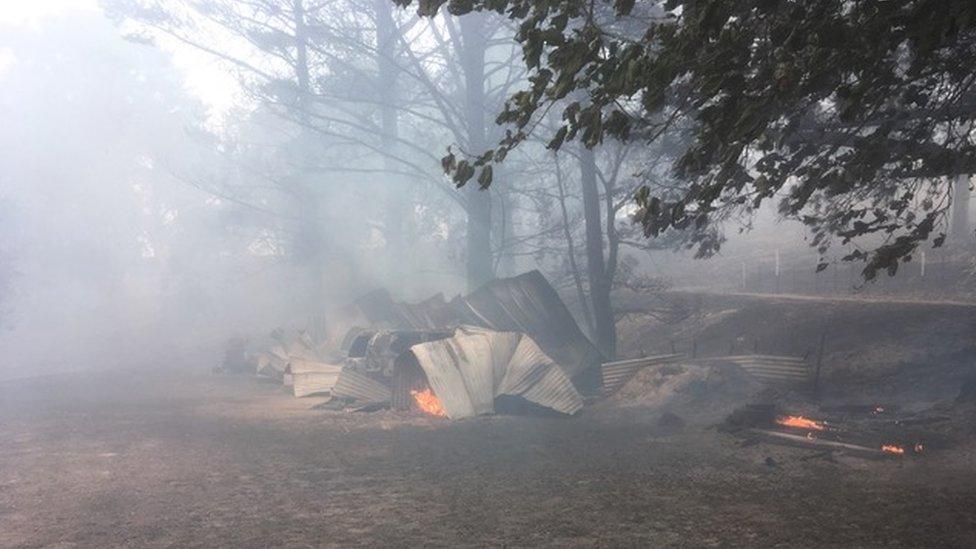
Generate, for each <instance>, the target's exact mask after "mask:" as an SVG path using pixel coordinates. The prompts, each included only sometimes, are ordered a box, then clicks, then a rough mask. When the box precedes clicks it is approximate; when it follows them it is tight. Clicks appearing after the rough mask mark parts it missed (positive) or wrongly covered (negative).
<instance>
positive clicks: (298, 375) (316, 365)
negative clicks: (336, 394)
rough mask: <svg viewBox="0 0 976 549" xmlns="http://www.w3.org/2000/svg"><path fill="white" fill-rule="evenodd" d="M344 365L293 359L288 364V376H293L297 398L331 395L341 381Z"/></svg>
mask: <svg viewBox="0 0 976 549" xmlns="http://www.w3.org/2000/svg"><path fill="white" fill-rule="evenodd" d="M340 371H342V365H340V364H329V363H327V362H318V361H314V360H305V359H301V358H293V359H291V361H289V362H288V368H287V369H286V376H288V375H290V376H291V383H290V384H291V386H292V391H293V392H294V394H295V396H296V397H303V396H309V395H320V394H325V393H330V392H331V391H332V388H333V387H334V386H335V384H336V381H337V380H338V379H339V372H340Z"/></svg>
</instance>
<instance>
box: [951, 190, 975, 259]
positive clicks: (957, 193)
mask: <svg viewBox="0 0 976 549" xmlns="http://www.w3.org/2000/svg"><path fill="white" fill-rule="evenodd" d="M969 195H970V189H969V175H968V174H966V175H958V176H956V181H955V183H954V184H953V186H952V227H951V228H950V231H949V234H950V236H951V237H952V240H954V241H955V242H956V243H958V244H959V245H962V246H968V245H971V244H973V233H972V231H971V229H970V225H969Z"/></svg>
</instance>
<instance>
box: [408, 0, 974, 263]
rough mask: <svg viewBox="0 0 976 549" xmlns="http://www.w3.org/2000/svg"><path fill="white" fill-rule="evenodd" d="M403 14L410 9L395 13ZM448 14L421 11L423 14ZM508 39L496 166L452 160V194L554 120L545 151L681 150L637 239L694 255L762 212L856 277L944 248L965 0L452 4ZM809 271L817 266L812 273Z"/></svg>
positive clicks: (957, 158)
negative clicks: (509, 90)
mask: <svg viewBox="0 0 976 549" xmlns="http://www.w3.org/2000/svg"><path fill="white" fill-rule="evenodd" d="M396 1H397V2H398V3H400V4H401V5H409V4H410V3H411V0H396ZM443 4H444V2H443V0H420V3H419V11H420V12H421V13H422V14H428V15H429V14H433V13H435V12H436V11H437V10H438V9H439V8H440V7H441V5H443ZM447 9H448V10H449V11H450V12H451V13H453V14H465V13H468V12H471V11H495V12H498V13H502V14H505V15H506V16H507V17H509V18H510V19H512V20H514V21H516V22H517V23H518V24H519V30H518V34H517V40H518V41H519V42H520V44H521V47H522V54H523V60H524V62H525V64H526V65H527V67H528V68H529V71H530V72H529V78H528V83H529V85H528V86H527V88H526V89H524V90H522V91H519V92H517V93H515V94H513V95H512V96H511V97H510V99H509V101H508V102H507V104H506V107H505V109H504V110H503V112H501V113H500V114H499V116H498V118H497V122H498V123H500V124H506V125H508V126H509V131H508V132H507V134H506V137H505V138H504V139H502V140H501V141H500V142H499V143H498V145H497V146H496V147H495V148H493V149H492V150H488V151H486V152H482V151H465V152H466V153H467V155H466V156H463V157H461V158H458V157H457V156H455V154H454V153H453V152H451V151H449V152H448V155H447V156H445V158H444V159H443V167H444V169H445V170H446V171H447V172H448V173H450V174H451V175H452V176H453V180H454V181H455V183H456V184H457V185H459V186H463V185H465V184H466V183H468V182H469V181H470V180H471V179H472V178H474V179H476V180H477V181H478V183H479V184H480V185H481V186H482V187H487V186H489V185H490V184H491V180H492V165H493V164H495V163H497V162H499V161H502V160H503V159H504V158H505V156H506V155H507V154H508V152H509V151H511V150H512V149H513V148H514V147H516V146H518V145H519V144H520V143H522V142H523V141H525V140H526V139H527V138H528V136H529V135H530V134H532V132H533V131H534V130H535V129H536V125H537V123H538V121H539V120H540V119H541V118H542V117H543V114H544V113H545V112H547V111H549V110H551V109H552V108H553V107H555V108H556V109H558V110H561V114H562V116H561V122H560V123H559V124H558V125H557V126H556V128H555V129H554V130H553V131H552V135H549V136H547V137H546V139H547V140H549V147H550V148H551V149H559V148H560V146H562V145H563V143H564V142H565V141H568V140H578V141H580V142H581V143H582V144H583V145H585V146H586V147H590V148H592V147H596V146H598V145H599V144H600V143H601V142H602V141H603V140H604V139H605V138H608V137H609V138H615V139H619V140H623V141H636V142H652V141H656V140H659V139H660V138H661V137H662V136H673V135H682V136H683V138H682V139H680V140H678V141H677V142H678V143H680V145H678V146H679V147H680V150H678V151H676V159H675V161H674V163H673V166H672V169H673V175H674V177H675V180H676V181H678V182H679V184H678V185H666V186H665V185H655V184H654V183H655V182H654V181H650V180H646V181H645V184H644V185H643V186H642V187H640V188H639V190H638V191H637V193H636V196H635V199H636V202H637V206H638V209H637V212H636V214H635V218H636V220H637V221H638V222H639V223H640V224H641V225H642V227H643V230H644V233H645V235H647V236H649V237H656V236H658V235H660V234H662V233H664V232H666V231H672V230H680V231H682V232H684V233H685V235H686V240H685V242H686V243H687V245H688V246H689V247H693V248H695V249H696V250H697V253H698V255H700V256H708V255H711V254H713V253H715V252H716V251H717V250H718V249H719V246H720V245H721V242H722V240H723V238H722V236H721V230H720V229H719V224H718V223H717V222H718V221H721V220H722V219H727V218H729V217H733V216H741V215H749V214H750V213H752V212H753V211H755V210H756V209H757V208H758V207H760V205H762V204H763V203H765V202H767V201H770V200H774V201H777V202H778V206H779V211H780V213H782V214H783V215H785V216H787V217H794V218H797V219H799V220H801V221H802V222H803V223H805V224H807V225H808V226H809V227H810V228H811V231H812V233H813V238H812V243H813V244H814V245H815V246H816V247H817V249H818V250H819V251H820V253H821V254H822V255H823V254H826V252H827V250H828V249H829V247H830V245H831V243H832V242H836V241H838V240H839V241H841V243H842V244H845V245H848V247H849V250H848V251H849V253H848V254H847V255H846V256H845V257H844V259H847V260H862V261H865V267H864V270H863V274H864V276H865V277H866V278H868V279H871V278H874V277H875V276H876V275H877V273H878V272H879V271H882V270H887V271H888V272H889V273H892V274H893V273H894V272H895V271H897V268H898V265H899V263H900V262H904V261H910V260H911V257H912V254H913V253H914V252H915V251H916V250H917V249H918V247H919V246H920V245H921V244H922V243H923V242H925V241H927V240H930V241H931V242H932V243H933V245H934V246H940V245H942V243H943V241H944V239H945V232H944V227H945V225H946V217H947V212H948V210H949V206H950V202H951V197H952V193H951V189H952V185H953V184H954V183H953V177H954V176H956V175H958V174H972V173H974V172H976V146H974V139H973V138H974V135H973V131H974V128H973V124H972V121H973V118H974V116H976V96H974V94H973V83H974V80H976V6H974V4H973V3H972V2H971V1H970V0H944V1H933V0H904V1H899V2H879V1H875V0H871V1H868V0H864V1H858V0H804V1H774V0H752V1H741V2H728V1H725V0H686V1H682V0H667V1H662V2H640V3H637V2H634V0H614V1H613V2H609V1H608V0H603V1H598V0H563V1H547V0H452V1H450V2H449V3H448V6H447ZM825 266H826V263H823V262H821V264H820V266H819V267H818V268H824V267H825Z"/></svg>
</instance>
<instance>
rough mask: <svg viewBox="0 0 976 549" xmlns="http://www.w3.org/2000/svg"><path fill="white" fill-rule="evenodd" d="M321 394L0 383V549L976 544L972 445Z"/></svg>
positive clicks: (261, 388)
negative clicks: (918, 447)
mask: <svg viewBox="0 0 976 549" xmlns="http://www.w3.org/2000/svg"><path fill="white" fill-rule="evenodd" d="M314 402H315V401H314V400H309V399H294V398H292V397H290V396H288V395H287V394H286V393H285V392H284V390H283V389H282V388H281V387H278V386H274V385H269V384H263V383H260V382H258V381H256V380H254V379H252V378H246V377H230V376H214V375H186V374H176V373H172V374H161V373H148V374H147V373H139V372H128V373H112V374H107V373H99V374H72V375H65V376H58V377H48V378H38V379H34V380H30V381H11V382H5V383H0V441H2V442H0V546H3V547H45V546H58V547H73V546H77V547H109V546H119V545H127V546H208V547H210V546H232V547H269V546H450V547H459V546H485V545H491V546H560V547H566V546H643V547H661V546H738V547H746V546H749V547H755V546H762V547H769V546H784V547H817V546H834V547H858V546H904V547H919V546H943V547H944V546H956V547H972V546H974V544H976V514H974V513H973V509H976V474H974V472H973V471H974V469H973V467H972V465H973V455H974V448H973V446H972V445H968V446H967V445H964V446H961V447H957V448H956V449H954V450H953V451H947V452H944V453H941V454H933V455H931V456H927V457H925V458H924V459H918V460H894V461H885V462H866V461H857V460H854V461H849V462H840V463H838V462H830V461H826V460H823V459H810V455H811V454H810V452H808V451H803V450H796V449H790V448H770V447H756V446H753V447H748V448H741V447H740V443H739V441H738V440H737V439H735V438H733V437H729V436H726V435H722V434H720V433H717V432H716V431H715V430H714V429H711V428H708V427H707V425H704V424H694V423H689V424H686V425H683V426H680V425H679V426H677V427H676V426H674V425H669V426H668V428H667V429H665V428H664V427H662V423H661V422H659V421H658V419H659V417H658V416H657V415H655V413H653V412H650V411H647V412H646V413H641V412H634V413H629V414H615V413H612V411H610V410H608V409H605V408H606V407H604V409H601V408H600V407H597V408H589V409H586V410H584V412H583V413H582V414H581V415H579V416H577V417H574V418H569V419H566V418H553V417H539V416H528V417H526V416H495V417H487V418H480V419H476V420H469V421H459V422H451V421H447V420H440V419H434V418H427V417H418V416H410V415H398V414H395V413H393V412H388V411H387V412H376V413H369V414H362V413H344V412H327V411H320V410H311V409H310V407H311V404H313V403H314ZM665 423H666V422H665Z"/></svg>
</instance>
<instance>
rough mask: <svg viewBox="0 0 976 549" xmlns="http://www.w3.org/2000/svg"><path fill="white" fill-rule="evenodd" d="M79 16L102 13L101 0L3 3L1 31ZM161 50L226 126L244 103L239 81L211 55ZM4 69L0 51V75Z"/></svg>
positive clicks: (181, 48) (172, 45)
mask: <svg viewBox="0 0 976 549" xmlns="http://www.w3.org/2000/svg"><path fill="white" fill-rule="evenodd" d="M79 12H81V13H85V12H89V13H101V8H100V7H99V4H98V1H97V0H36V1H25V0H0V27H2V26H17V27H33V28H37V27H38V26H39V25H42V24H43V21H44V19H46V18H52V17H53V18H57V17H63V16H70V14H72V13H79ZM160 46H161V47H163V48H165V49H166V50H168V51H170V52H171V53H172V55H173V64H174V65H175V66H176V67H177V69H179V70H180V71H182V72H183V73H184V78H185V85H186V88H187V90H188V91H189V92H190V93H192V94H193V95H195V96H197V97H199V98H200V100H201V101H203V102H204V103H206V104H207V105H208V107H209V109H210V112H209V115H210V118H211V122H212V123H214V124H220V123H222V122H223V117H224V116H226V115H227V113H228V111H229V110H230V109H231V108H232V107H233V106H234V105H235V103H236V102H239V101H242V97H241V91H240V88H239V86H238V85H237V80H235V79H234V77H233V76H232V75H230V74H229V73H228V72H227V71H226V70H225V67H222V66H220V64H219V63H218V62H217V61H216V60H215V59H214V58H213V57H212V56H210V55H207V54H205V53H201V52H199V51H197V50H195V49H193V48H190V47H188V46H185V45H182V44H179V43H177V42H175V41H166V40H163V41H161V42H160ZM3 65H4V55H3V53H2V51H0V71H2V70H3Z"/></svg>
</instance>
